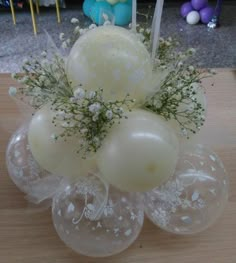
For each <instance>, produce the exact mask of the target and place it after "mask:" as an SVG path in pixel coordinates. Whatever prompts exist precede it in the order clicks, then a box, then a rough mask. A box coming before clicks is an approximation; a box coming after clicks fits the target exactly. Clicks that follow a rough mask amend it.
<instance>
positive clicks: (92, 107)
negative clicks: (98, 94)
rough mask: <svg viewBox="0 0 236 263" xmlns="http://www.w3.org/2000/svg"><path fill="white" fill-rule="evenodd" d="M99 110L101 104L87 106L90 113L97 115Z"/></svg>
mask: <svg viewBox="0 0 236 263" xmlns="http://www.w3.org/2000/svg"><path fill="white" fill-rule="evenodd" d="M100 109H101V104H100V103H98V102H96V103H94V104H92V105H90V106H89V111H90V112H92V113H97V112H99V111H100Z"/></svg>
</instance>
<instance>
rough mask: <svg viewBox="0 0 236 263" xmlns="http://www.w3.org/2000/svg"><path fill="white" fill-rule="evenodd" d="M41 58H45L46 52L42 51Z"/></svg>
mask: <svg viewBox="0 0 236 263" xmlns="http://www.w3.org/2000/svg"><path fill="white" fill-rule="evenodd" d="M41 56H42V57H44V58H45V57H46V56H47V52H46V51H45V50H44V51H43V52H42V53H41Z"/></svg>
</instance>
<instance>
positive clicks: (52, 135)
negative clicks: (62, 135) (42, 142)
mask: <svg viewBox="0 0 236 263" xmlns="http://www.w3.org/2000/svg"><path fill="white" fill-rule="evenodd" d="M51 139H52V140H53V141H54V142H56V141H57V139H58V136H57V135H56V134H54V133H53V134H51Z"/></svg>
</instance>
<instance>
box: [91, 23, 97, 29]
mask: <svg viewBox="0 0 236 263" xmlns="http://www.w3.org/2000/svg"><path fill="white" fill-rule="evenodd" d="M94 28H97V25H95V24H91V25H90V26H89V29H94Z"/></svg>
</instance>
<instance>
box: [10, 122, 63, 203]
mask: <svg viewBox="0 0 236 263" xmlns="http://www.w3.org/2000/svg"><path fill="white" fill-rule="evenodd" d="M28 127H29V124H28V123H25V124H23V125H22V126H21V127H20V128H19V129H18V130H17V131H16V132H15V133H14V134H13V135H12V137H11V139H10V141H9V143H8V147H7V151H6V163H7V169H8V174H9V176H10V177H11V179H12V181H13V182H14V183H15V184H16V186H17V187H18V188H19V189H20V190H21V191H22V192H24V193H25V194H27V196H28V199H29V200H30V201H31V202H33V203H40V202H42V201H45V200H47V199H50V198H51V197H52V196H53V195H54V193H55V192H56V191H57V189H58V188H59V187H60V185H61V177H59V176H56V175H52V174H50V173H49V172H47V171H46V170H44V169H42V168H41V167H40V166H39V165H38V163H37V162H36V161H35V159H34V157H33V155H32V153H31V151H30V147H29V144H28Z"/></svg>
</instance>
